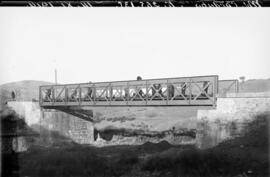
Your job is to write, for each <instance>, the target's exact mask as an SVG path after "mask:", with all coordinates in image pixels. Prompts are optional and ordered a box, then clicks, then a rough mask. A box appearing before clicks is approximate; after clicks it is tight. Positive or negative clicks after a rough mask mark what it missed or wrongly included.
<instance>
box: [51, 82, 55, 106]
mask: <svg viewBox="0 0 270 177" xmlns="http://www.w3.org/2000/svg"><path fill="white" fill-rule="evenodd" d="M54 102H55V87H54V86H52V104H53V105H54Z"/></svg>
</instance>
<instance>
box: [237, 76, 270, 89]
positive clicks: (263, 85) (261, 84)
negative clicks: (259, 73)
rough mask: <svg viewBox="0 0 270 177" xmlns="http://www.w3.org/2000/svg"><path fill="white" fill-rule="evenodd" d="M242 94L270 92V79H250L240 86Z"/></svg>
mask: <svg viewBox="0 0 270 177" xmlns="http://www.w3.org/2000/svg"><path fill="white" fill-rule="evenodd" d="M239 91H240V92H269V91H270V79H250V80H247V81H245V82H244V83H240V84H239Z"/></svg>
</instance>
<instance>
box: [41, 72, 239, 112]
mask: <svg viewBox="0 0 270 177" xmlns="http://www.w3.org/2000/svg"><path fill="white" fill-rule="evenodd" d="M236 81H237V80H224V81H218V76H217V75H209V76H196V77H178V78H165V79H148V80H130V81H114V82H96V83H79V84H65V85H45V86H40V88H39V102H40V106H41V107H44V108H49V107H54V108H59V109H60V108H61V107H70V106H80V107H81V106H197V105H203V106H215V105H216V100H217V95H218V92H219V90H220V89H219V84H223V85H224V84H225V87H223V89H222V91H224V89H225V91H226V89H227V91H228V89H229V90H230V89H233V90H235V91H237V90H238V82H236Z"/></svg>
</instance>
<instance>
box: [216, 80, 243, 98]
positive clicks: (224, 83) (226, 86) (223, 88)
mask: <svg viewBox="0 0 270 177" xmlns="http://www.w3.org/2000/svg"><path fill="white" fill-rule="evenodd" d="M238 92H239V82H238V80H236V79H234V80H219V83H218V94H219V95H220V96H222V95H225V94H226V93H238Z"/></svg>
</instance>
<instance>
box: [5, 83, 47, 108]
mask: <svg viewBox="0 0 270 177" xmlns="http://www.w3.org/2000/svg"><path fill="white" fill-rule="evenodd" d="M48 84H52V83H50V82H45V81H35V80H24V81H19V82H11V83H7V84H3V85H0V100H1V103H3V102H5V101H6V100H9V99H10V98H11V92H12V91H14V92H15V93H16V100H25V101H30V100H32V99H36V100H38V91H39V86H40V85H48Z"/></svg>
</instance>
